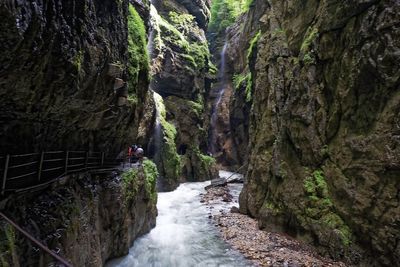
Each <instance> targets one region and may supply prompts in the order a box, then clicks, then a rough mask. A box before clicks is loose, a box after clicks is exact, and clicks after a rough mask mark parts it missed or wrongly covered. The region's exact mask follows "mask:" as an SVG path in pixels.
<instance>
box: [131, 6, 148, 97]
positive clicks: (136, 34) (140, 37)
mask: <svg viewBox="0 0 400 267" xmlns="http://www.w3.org/2000/svg"><path fill="white" fill-rule="evenodd" d="M128 54H129V61H128V74H129V79H128V92H129V94H135V95H136V94H137V92H136V90H137V84H138V83H139V77H140V76H141V73H142V75H146V76H147V73H148V71H149V55H148V53H147V34H146V27H145V25H144V22H143V20H142V18H141V17H140V15H139V13H138V12H137V11H136V10H135V8H134V7H133V5H131V4H129V15H128ZM141 78H143V77H141ZM147 78H148V76H147Z"/></svg>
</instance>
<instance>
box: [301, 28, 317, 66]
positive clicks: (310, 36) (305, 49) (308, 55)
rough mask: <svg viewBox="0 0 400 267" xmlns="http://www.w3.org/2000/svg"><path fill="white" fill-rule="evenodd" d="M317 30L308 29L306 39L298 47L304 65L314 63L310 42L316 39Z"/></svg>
mask: <svg viewBox="0 0 400 267" xmlns="http://www.w3.org/2000/svg"><path fill="white" fill-rule="evenodd" d="M318 35H319V33H318V29H317V28H309V29H308V31H307V33H306V37H305V38H304V41H303V43H302V44H301V47H300V53H301V54H303V62H304V64H305V65H311V64H314V63H315V56H314V54H313V53H312V51H311V45H312V42H314V40H315V39H316V38H317V37H318Z"/></svg>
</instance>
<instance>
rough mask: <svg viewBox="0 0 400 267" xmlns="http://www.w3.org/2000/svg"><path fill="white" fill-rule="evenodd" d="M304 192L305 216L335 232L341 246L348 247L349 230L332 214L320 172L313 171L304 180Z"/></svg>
mask: <svg viewBox="0 0 400 267" xmlns="http://www.w3.org/2000/svg"><path fill="white" fill-rule="evenodd" d="M304 190H305V192H306V195H307V198H308V204H307V208H306V209H305V215H306V216H307V217H309V218H311V219H313V220H314V223H315V224H322V225H323V226H324V227H327V228H329V229H332V230H335V231H337V232H338V233H339V235H340V238H341V240H342V243H343V245H344V246H348V245H350V243H351V239H352V234H351V230H350V228H349V227H348V226H347V225H346V224H345V222H344V221H343V219H342V218H341V217H340V216H339V215H337V214H336V213H335V212H334V205H333V202H332V200H331V199H330V196H329V189H328V185H327V183H326V179H325V176H324V173H323V171H322V170H316V171H314V172H313V173H312V175H311V176H308V177H307V178H306V179H305V180H304Z"/></svg>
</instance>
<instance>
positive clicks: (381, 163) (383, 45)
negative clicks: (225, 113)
mask: <svg viewBox="0 0 400 267" xmlns="http://www.w3.org/2000/svg"><path fill="white" fill-rule="evenodd" d="M399 14H400V5H399V2H398V1H393V0H386V1H374V0H370V1H345V2H343V1H314V0H308V1H275V0H269V1H263V0H254V2H253V5H252V6H251V7H250V11H249V12H248V13H247V14H245V15H244V16H243V17H242V18H240V19H239V21H238V24H237V25H235V26H234V27H232V29H231V30H230V33H229V36H230V37H229V38H230V41H229V43H230V47H229V48H228V50H230V51H231V52H230V54H231V55H232V58H233V55H234V51H240V53H239V55H236V57H235V58H236V61H235V62H236V63H235V67H234V69H235V74H242V77H245V78H244V79H243V80H242V82H240V83H239V86H238V87H239V90H241V91H239V92H238V93H235V96H234V97H235V99H234V100H233V106H232V108H231V112H233V113H235V107H236V108H237V107H239V106H240V105H244V103H246V98H247V99H249V100H250V101H248V103H249V105H250V106H251V110H250V112H249V116H250V125H249V129H248V136H249V146H248V149H249V156H248V162H249V165H248V169H247V174H246V182H245V185H244V189H243V191H242V193H241V196H240V210H241V211H242V212H244V213H247V214H249V215H251V216H254V217H256V218H258V220H259V222H260V226H261V227H266V228H268V229H275V230H278V231H285V232H288V233H290V234H292V235H294V236H297V237H299V238H303V239H304V240H306V241H308V242H310V243H312V244H314V245H316V246H317V247H318V248H319V249H320V250H321V252H323V253H325V254H328V255H330V256H331V257H334V258H336V259H344V260H346V261H348V262H350V263H352V264H356V265H361V266H371V265H378V266H393V265H396V264H397V262H399V259H400V254H399V251H400V247H399V244H400V242H399V237H400V232H399V229H400V228H399V224H400V205H399V201H400V198H399V188H400V184H399V182H400V180H399V179H398V177H400V158H399V155H400V150H399V148H400V143H399V142H400V139H399V119H398V114H399V111H400V90H399V89H400V87H399V86H400V82H399V78H400V71H399V65H398V61H399V51H400V43H399V41H400V36H399V33H400V31H399V24H398V22H399V19H400V17H399ZM238 29H242V31H240V33H239V32H238V31H237V30H238ZM258 33H259V34H258ZM248 88H249V89H248Z"/></svg>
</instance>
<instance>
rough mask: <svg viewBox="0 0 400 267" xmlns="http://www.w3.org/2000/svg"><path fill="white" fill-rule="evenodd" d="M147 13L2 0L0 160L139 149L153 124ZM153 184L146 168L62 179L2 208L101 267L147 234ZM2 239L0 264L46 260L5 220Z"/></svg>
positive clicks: (111, 4)
mask: <svg viewBox="0 0 400 267" xmlns="http://www.w3.org/2000/svg"><path fill="white" fill-rule="evenodd" d="M149 10H150V6H149V3H148V2H146V1H130V3H129V1H127V0H124V1H114V0H106V1H96V0H86V1H64V0H49V1H41V0H37V1H10V0H7V1H2V2H1V3H0V50H1V53H0V100H1V103H2V104H1V106H0V123H1V126H2V127H1V129H0V152H1V154H2V155H4V154H6V153H12V154H18V153H24V152H34V151H35V152H40V151H42V150H46V151H49V150H57V151H58V150H91V151H105V152H109V153H112V154H118V153H120V152H122V151H125V150H126V148H127V145H128V144H132V143H140V144H142V145H146V144H147V143H148V140H149V139H150V135H151V133H152V130H153V124H154V122H153V121H154V118H155V111H154V101H153V96H152V94H150V92H149V90H148V86H149V81H150V79H149V75H150V73H149V70H150V66H149V56H148V53H147V31H146V28H147V24H148V19H149ZM2 174H3V170H2ZM157 176H158V174H157V169H156V166H155V165H154V164H153V163H152V162H151V161H149V160H145V161H144V162H143V163H142V164H141V165H138V166H136V167H135V168H132V169H130V170H129V171H125V172H123V173H115V172H114V173H112V174H109V175H105V174H93V173H91V174H89V173H82V174H79V175H69V176H67V177H64V178H63V179H60V180H58V181H57V183H53V184H52V185H51V186H49V187H48V188H46V189H45V190H41V189H40V188H37V189H36V191H35V190H33V192H31V191H30V192H29V193H28V192H24V194H18V195H17V194H16V195H11V196H8V197H7V198H6V199H4V196H3V195H2V196H1V201H0V205H1V210H2V212H4V213H5V214H7V215H8V216H10V217H11V218H12V219H13V220H15V221H16V222H17V223H18V224H19V225H20V226H22V227H23V228H24V229H26V230H27V231H28V232H29V233H31V234H32V235H33V236H34V237H36V238H37V239H39V240H40V241H41V242H43V243H44V244H45V245H46V246H48V247H49V248H50V249H52V250H54V251H58V252H59V253H60V255H62V256H63V257H65V258H66V259H67V260H68V261H70V262H71V263H72V265H73V266H102V265H104V264H105V262H106V260H107V259H110V258H113V257H119V256H122V255H124V254H126V253H128V250H129V247H130V246H131V245H132V243H133V241H134V239H135V238H137V237H138V236H140V235H142V234H144V233H146V232H148V231H149V230H150V229H151V228H152V227H154V225H155V220H156V215H157V210H156V202H157V193H156V179H157ZM54 178H55V177H54ZM0 239H1V242H0V250H1V254H0V262H1V264H0V265H1V266H48V264H50V263H52V259H51V258H50V257H49V256H48V255H47V254H45V253H43V252H42V251H41V250H39V249H37V248H36V247H35V246H34V245H33V244H32V243H30V242H29V241H28V240H27V239H26V238H25V237H23V236H22V235H20V234H19V233H18V232H16V231H15V230H14V228H12V227H11V226H10V225H8V224H5V222H4V220H1V222H0ZM53 264H54V263H53Z"/></svg>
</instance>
